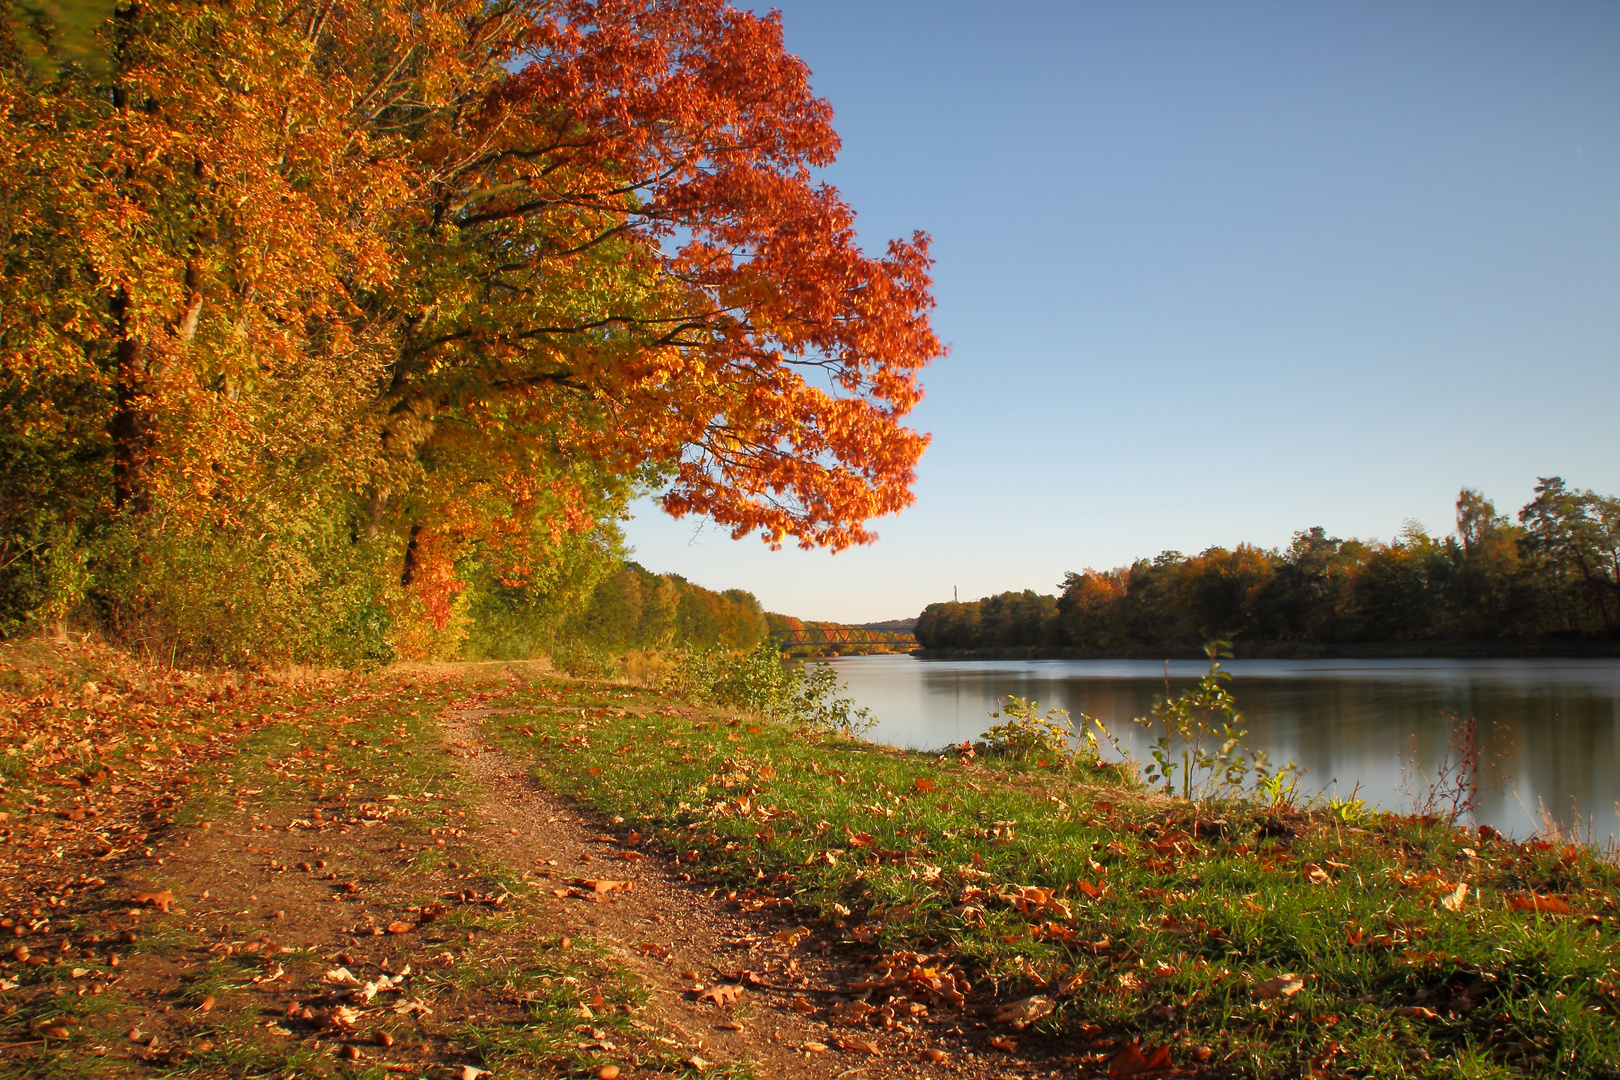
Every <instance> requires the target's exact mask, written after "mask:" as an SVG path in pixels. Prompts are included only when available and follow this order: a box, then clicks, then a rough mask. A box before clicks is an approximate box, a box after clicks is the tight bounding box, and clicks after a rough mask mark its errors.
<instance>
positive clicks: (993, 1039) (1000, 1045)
mask: <svg viewBox="0 0 1620 1080" xmlns="http://www.w3.org/2000/svg"><path fill="white" fill-rule="evenodd" d="M990 1045H991V1046H993V1047H995V1048H996V1049H997V1050H1001V1051H1004V1052H1006V1053H1009V1054H1010V1053H1012V1052H1013V1051H1014V1050H1016V1049H1018V1040H1017V1039H1014V1038H1011V1037H1010V1036H1007V1035H992V1036H990Z"/></svg>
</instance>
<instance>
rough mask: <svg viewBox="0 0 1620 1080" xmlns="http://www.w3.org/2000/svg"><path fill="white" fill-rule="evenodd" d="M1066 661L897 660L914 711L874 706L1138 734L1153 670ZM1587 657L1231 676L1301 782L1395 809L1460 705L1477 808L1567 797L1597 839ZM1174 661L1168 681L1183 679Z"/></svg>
mask: <svg viewBox="0 0 1620 1080" xmlns="http://www.w3.org/2000/svg"><path fill="white" fill-rule="evenodd" d="M1069 666H1070V665H1062V666H1061V667H1060V666H1059V665H1053V666H1052V669H1051V670H1042V669H1041V668H1040V667H1017V666H1012V665H1009V667H1010V668H1011V669H1010V670H1008V669H1006V668H1004V669H1000V670H997V669H996V668H993V667H990V666H989V665H982V664H973V665H966V664H964V665H961V666H958V665H955V664H948V663H925V664H920V665H919V664H915V663H912V664H907V663H904V662H902V663H901V664H898V665H896V666H895V667H894V668H893V669H892V671H891V672H885V678H889V679H903V680H907V681H910V680H919V681H920V682H921V683H922V686H923V690H924V692H923V694H922V695H920V697H919V703H920V705H921V707H922V710H923V714H922V715H919V716H917V717H915V718H914V719H902V718H901V717H900V716H898V715H896V716H892V717H884V716H882V714H881V713H880V717H881V718H882V719H883V720H884V721H886V722H889V721H896V722H899V723H900V725H901V726H902V727H904V728H905V729H907V730H908V732H910V733H911V734H910V737H908V738H906V739H905V740H904V741H906V742H909V743H911V744H914V745H932V746H939V745H943V744H944V743H945V742H947V741H960V740H961V739H964V738H973V737H976V736H977V735H978V734H979V733H980V732H981V731H983V730H984V728H985V727H986V726H987V725H988V723H989V719H988V713H989V712H990V711H991V710H992V709H994V708H995V707H996V702H997V701H999V700H1000V699H1001V698H1003V697H1005V696H1007V695H1008V694H1016V695H1017V696H1019V697H1023V698H1028V699H1032V700H1035V701H1038V702H1040V704H1041V706H1042V707H1043V708H1051V707H1056V708H1061V709H1067V710H1068V711H1069V712H1070V713H1071V714H1073V715H1076V716H1078V715H1079V714H1080V713H1087V714H1089V715H1091V716H1095V717H1097V718H1099V719H1101V720H1102V721H1103V722H1104V723H1106V724H1107V725H1108V726H1109V728H1110V730H1112V731H1113V732H1114V733H1115V734H1116V735H1117V736H1118V737H1119V739H1120V742H1121V743H1122V744H1123V745H1125V746H1126V747H1127V748H1129V749H1132V750H1137V749H1140V748H1141V747H1143V746H1145V745H1146V742H1147V739H1146V738H1144V733H1143V732H1142V731H1141V730H1140V729H1139V728H1137V727H1136V725H1134V724H1132V723H1130V720H1131V718H1133V717H1137V716H1143V715H1146V714H1147V713H1148V711H1149V710H1150V709H1151V708H1152V705H1153V701H1154V699H1155V698H1156V697H1158V696H1160V695H1162V694H1163V693H1164V683H1163V681H1162V679H1158V678H1152V677H1118V678H1095V677H1075V676H1073V675H1072V674H1067V673H1065V672H1064V671H1063V668H1064V667H1069ZM1178 667H1179V665H1178ZM1594 671H1595V669H1593V668H1589V667H1588V668H1580V667H1570V666H1568V665H1562V664H1554V665H1548V667H1547V668H1546V669H1545V672H1544V675H1543V681H1541V682H1539V683H1538V682H1537V681H1536V670H1535V668H1534V667H1533V666H1531V665H1523V664H1520V665H1515V666H1514V669H1513V670H1512V671H1511V672H1505V671H1502V670H1497V669H1496V668H1494V667H1493V668H1491V669H1488V670H1482V671H1478V672H1470V671H1469V670H1468V669H1467V667H1466V666H1463V665H1450V664H1447V665H1439V664H1435V665H1433V670H1426V671H1424V673H1423V675H1424V677H1423V678H1412V677H1411V675H1412V671H1411V669H1410V667H1407V668H1406V669H1405V670H1402V671H1401V673H1400V674H1401V676H1402V677H1399V678H1396V679H1379V678H1377V677H1376V675H1375V673H1374V672H1373V671H1370V670H1365V669H1364V670H1359V671H1356V672H1355V673H1353V675H1351V676H1349V677H1342V678H1333V677H1323V676H1320V675H1313V676H1312V677H1307V678H1302V679H1288V678H1279V677H1275V673H1269V674H1268V677H1250V678H1245V677H1244V676H1243V673H1241V672H1239V673H1238V674H1237V677H1236V678H1235V679H1234V680H1233V683H1232V689H1233V693H1234V694H1235V695H1236V697H1237V700H1238V705H1239V707H1240V708H1241V709H1242V710H1243V713H1244V716H1245V718H1246V720H1247V721H1248V727H1249V732H1250V737H1249V743H1250V745H1251V746H1253V747H1254V748H1256V749H1260V750H1264V751H1266V753H1267V754H1269V755H1270V756H1271V758H1272V760H1273V761H1287V760H1293V761H1296V762H1298V763H1299V764H1300V765H1302V766H1304V767H1305V768H1306V769H1308V770H1309V772H1308V773H1307V774H1306V776H1305V779H1304V781H1303V782H1302V783H1301V790H1303V791H1309V792H1315V791H1318V790H1323V789H1327V790H1330V791H1331V787H1330V785H1331V784H1332V781H1334V780H1335V779H1337V781H1338V783H1337V789H1338V793H1339V794H1340V796H1345V795H1348V794H1349V792H1350V790H1351V789H1352V788H1353V787H1354V786H1355V785H1356V783H1357V781H1360V784H1361V790H1360V795H1361V796H1362V797H1364V798H1367V800H1368V801H1369V802H1370V803H1374V804H1375V805H1380V806H1383V807H1386V808H1389V809H1397V810H1405V809H1408V808H1409V807H1410V800H1411V798H1412V797H1414V796H1415V797H1417V798H1419V799H1421V798H1422V796H1423V795H1425V794H1426V793H1427V791H1428V785H1429V781H1430V778H1432V776H1433V775H1434V769H1435V766H1436V765H1437V764H1438V763H1439V762H1440V761H1441V760H1442V759H1443V758H1444V757H1445V755H1446V753H1447V750H1448V743H1449V742H1450V741H1451V738H1452V726H1451V721H1450V718H1451V717H1452V716H1454V715H1456V716H1468V715H1470V714H1472V715H1474V716H1476V717H1478V719H1479V721H1480V725H1479V737H1480V741H1481V744H1482V748H1483V751H1484V755H1485V759H1486V760H1485V763H1484V765H1485V772H1484V774H1483V776H1482V782H1481V789H1480V798H1479V813H1478V818H1479V820H1480V821H1481V822H1484V823H1488V824H1491V825H1494V826H1496V827H1498V828H1503V829H1509V830H1511V831H1512V832H1514V833H1515V834H1518V835H1524V834H1526V833H1528V832H1530V831H1531V830H1532V829H1534V828H1535V827H1536V826H1537V825H1538V824H1539V817H1538V811H1539V809H1540V807H1541V806H1542V805H1543V804H1544V805H1545V807H1546V809H1547V810H1549V811H1551V812H1552V813H1553V814H1554V815H1555V817H1557V818H1559V819H1561V820H1563V821H1565V822H1568V821H1570V820H1571V818H1572V817H1573V815H1572V812H1571V809H1572V806H1573V807H1574V808H1576V809H1578V811H1579V814H1580V815H1581V817H1582V818H1583V819H1584V818H1587V817H1590V818H1591V819H1592V823H1591V827H1592V830H1593V834H1594V838H1595V839H1597V840H1598V841H1600V842H1601V841H1602V840H1604V839H1605V838H1607V837H1610V836H1615V835H1620V820H1617V818H1616V816H1615V809H1614V807H1615V803H1616V800H1620V679H1615V678H1611V677H1610V676H1612V675H1613V674H1614V673H1612V672H1608V671H1607V670H1606V669H1605V670H1604V671H1601V672H1597V673H1596V675H1594ZM1133 674H1134V673H1133ZM1176 674H1177V676H1178V677H1176V678H1173V679H1172V680H1171V690H1172V692H1173V693H1179V692H1180V691H1181V689H1182V688H1183V687H1185V686H1188V685H1190V684H1191V680H1189V679H1187V678H1185V677H1183V676H1181V673H1180V672H1179V671H1177V672H1176ZM1143 675H1144V676H1146V675H1147V672H1146V671H1144V672H1143ZM1505 675H1507V676H1510V677H1507V678H1504V677H1503V676H1505ZM1480 676H1484V677H1480ZM1598 676H1602V677H1598ZM863 703H864V702H863ZM881 735H882V732H881V731H880V736H881ZM1413 763H1415V765H1416V768H1412V765H1413ZM1403 767H1404V768H1405V770H1406V771H1405V775H1403Z"/></svg>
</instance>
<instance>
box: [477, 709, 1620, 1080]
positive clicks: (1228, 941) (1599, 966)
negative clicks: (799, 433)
mask: <svg viewBox="0 0 1620 1080" xmlns="http://www.w3.org/2000/svg"><path fill="white" fill-rule="evenodd" d="M516 702H522V703H525V704H526V705H527V707H528V708H529V709H530V710H531V711H529V712H527V713H524V714H519V715H509V716H502V717H499V718H494V719H493V720H492V723H493V724H496V725H498V726H499V728H500V730H501V732H502V734H501V736H500V740H501V741H502V742H503V743H504V745H505V747H506V748H507V749H508V750H509V751H510V752H513V753H526V754H528V755H530V756H531V758H533V759H534V760H535V761H536V772H537V774H538V775H539V777H540V779H541V782H542V783H544V784H545V785H547V786H548V787H551V788H553V789H556V790H562V791H566V792H568V793H570V794H572V795H574V796H576V797H578V798H580V799H582V800H584V801H586V802H588V803H589V804H591V805H593V806H594V807H596V808H597V809H599V810H600V811H602V812H603V813H606V814H609V815H614V816H617V817H621V818H623V819H625V821H626V822H627V824H626V825H624V826H623V828H624V829H627V830H628V829H630V828H634V829H636V830H638V831H640V832H641V833H643V834H651V835H653V836H655V837H656V840H657V842H658V843H659V844H660V845H662V846H663V848H664V850H666V851H669V852H672V853H674V854H677V855H679V856H681V857H682V860H683V862H690V863H692V864H693V870H694V872H696V873H699V874H701V875H702V876H703V877H704V879H705V880H706V881H708V882H710V883H712V884H713V885H715V886H717V887H720V888H723V889H725V890H727V893H728V895H730V894H734V895H735V898H736V899H737V900H738V901H739V902H740V903H742V904H748V903H749V902H750V901H754V900H758V899H759V898H761V897H765V896H769V895H778V896H783V897H786V898H788V899H790V901H791V903H792V905H793V909H794V915H795V917H796V918H798V919H800V920H803V921H805V922H806V923H809V924H811V925H813V926H815V927H816V928H817V929H818V930H819V931H820V932H821V933H822V935H823V936H824V937H826V936H831V937H834V938H836V939H842V940H844V941H846V942H852V943H862V944H867V945H869V946H870V947H871V948H872V949H873V950H886V951H896V950H906V951H914V952H917V953H924V954H928V955H930V956H932V957H935V958H936V959H934V960H931V961H929V963H930V964H933V965H936V966H947V965H957V966H959V967H960V968H961V969H962V971H963V972H964V974H965V976H966V978H967V979H968V980H970V981H971V983H972V987H973V990H972V994H971V997H970V1002H969V1004H970V1006H971V1005H972V1004H974V1003H975V1002H988V1001H993V1000H995V1001H1005V1000H1009V999H1013V998H1019V997H1023V996H1027V995H1030V994H1034V993H1040V994H1044V995H1047V996H1049V997H1051V998H1052V999H1053V1000H1054V1001H1055V1003H1056V1006H1057V1007H1056V1010H1055V1011H1054V1012H1053V1013H1052V1014H1051V1015H1049V1016H1048V1017H1046V1018H1044V1019H1043V1020H1041V1021H1040V1022H1039V1023H1038V1024H1037V1027H1036V1030H1038V1031H1045V1032H1048V1033H1051V1034H1061V1035H1064V1036H1066V1037H1067V1040H1066V1043H1065V1045H1066V1046H1074V1045H1079V1046H1080V1047H1082V1048H1083V1049H1084V1048H1094V1049H1086V1052H1085V1053H1084V1054H1082V1058H1083V1060H1082V1061H1081V1064H1086V1063H1087V1062H1086V1060H1084V1059H1088V1060H1089V1061H1090V1063H1091V1064H1092V1065H1094V1066H1095V1067H1099V1068H1105V1067H1106V1062H1107V1061H1108V1060H1110V1059H1111V1058H1112V1057H1113V1056H1114V1055H1115V1054H1116V1053H1117V1052H1118V1049H1119V1048H1120V1047H1122V1046H1123V1045H1125V1044H1126V1043H1129V1042H1132V1041H1137V1042H1139V1043H1140V1044H1141V1045H1142V1046H1143V1047H1144V1048H1147V1047H1159V1046H1166V1047H1168V1048H1169V1049H1170V1052H1171V1057H1172V1059H1173V1060H1175V1061H1177V1062H1178V1063H1182V1062H1193V1061H1199V1060H1207V1061H1208V1062H1209V1063H1210V1065H1211V1067H1217V1066H1218V1070H1219V1071H1221V1072H1228V1073H1232V1072H1235V1073H1238V1074H1247V1075H1256V1076H1284V1075H1287V1076H1297V1075H1301V1074H1303V1073H1305V1072H1312V1071H1314V1073H1315V1074H1317V1075H1323V1076H1334V1075H1337V1076H1352V1077H1372V1076H1377V1077H1401V1076H1436V1077H1439V1076H1455V1077H1519V1076H1571V1077H1590V1078H1593V1080H1599V1078H1613V1077H1615V1076H1617V1075H1620V1072H1617V1071H1616V1069H1617V1065H1616V1063H1617V1062H1620V1024H1617V1019H1616V1014H1617V1009H1616V1005H1617V1002H1616V997H1615V990H1614V987H1615V986H1616V984H1617V983H1620V975H1617V973H1616V967H1617V964H1620V921H1617V919H1616V914H1617V912H1616V905H1615V899H1614V898H1615V897H1616V896H1620V874H1617V873H1616V869H1615V868H1614V867H1613V866H1612V865H1609V864H1607V863H1605V862H1603V861H1601V860H1600V859H1598V858H1597V857H1595V855H1594V854H1593V853H1592V852H1590V851H1588V850H1585V849H1578V848H1560V847H1554V846H1551V845H1544V844H1534V843H1532V844H1510V843H1508V842H1506V841H1504V840H1502V839H1500V838H1490V839H1481V838H1480V837H1478V836H1476V835H1473V834H1469V833H1464V832H1462V831H1460V830H1457V829H1455V828H1452V827H1450V826H1448V825H1445V824H1443V823H1437V822H1433V821H1428V822H1425V821H1421V820H1414V819H1402V818H1397V817H1388V816H1386V817H1380V818H1376V819H1369V820H1368V822H1367V823H1366V825H1365V827H1354V826H1347V825H1346V824H1345V823H1344V822H1343V821H1340V820H1337V819H1336V818H1335V817H1334V816H1333V815H1331V814H1329V813H1327V812H1326V811H1325V810H1324V811H1322V812H1319V813H1311V814H1300V813H1293V812H1273V811H1272V810H1271V809H1268V808H1262V807H1259V806H1255V805H1250V804H1244V803H1232V802H1228V803H1222V804H1213V805H1212V804H1204V805H1202V806H1195V805H1194V804H1191V803H1187V802H1182V801H1179V800H1171V799H1166V798H1162V797H1157V796H1150V795H1149V794H1147V793H1146V792H1144V791H1142V790H1141V789H1140V788H1139V787H1135V788H1133V787H1132V786H1130V785H1129V784H1126V783H1125V782H1124V781H1123V780H1122V779H1121V777H1120V776H1119V775H1118V773H1117V772H1111V771H1109V770H1079V771H1076V772H1059V771H1056V770H1045V769H1038V768H1026V767H1014V766H1011V765H1008V764H1006V763H998V762H997V761H994V760H990V761H983V760H981V761H979V762H964V761H962V760H960V759H957V758H946V757H940V756H938V755H931V754H924V753H907V752H899V751H894V750H890V749H886V748H880V747H875V746H871V745H868V744H862V743H856V742H851V741H848V740H839V739H835V738H830V737H827V736H824V735H817V734H814V733H811V732H807V731H803V730H794V729H792V728H790V727H787V726H785V725H778V724H769V723H763V722H760V721H755V720H747V719H742V720H732V721H730V722H726V721H725V720H718V721H717V720H715V719H712V718H708V717H704V716H701V715H698V716H694V715H692V713H691V712H690V711H689V710H681V712H682V713H683V715H669V714H671V713H673V712H675V711H676V710H673V709H671V708H670V702H668V701H667V700H662V699H660V698H658V697H657V696H656V695H653V694H650V693H643V692H630V691H626V690H624V689H623V688H622V687H614V686H611V685H605V684H573V685H571V686H562V685H561V684H557V683H533V684H530V685H529V686H528V687H527V688H526V689H525V690H523V691H522V692H520V694H519V695H518V697H517V698H516V699H509V700H508V701H506V702H505V703H504V704H507V705H511V704H514V703H516ZM621 710H628V711H627V712H625V714H624V715H620V711H621ZM660 714H664V715H660ZM530 732H532V734H529V733H530ZM1470 852H1472V854H1470ZM1313 878H1314V881H1313ZM1463 881H1466V882H1467V883H1468V885H1469V892H1468V895H1467V897H1466V900H1465V901H1464V903H1463V905H1462V908H1461V910H1458V911H1453V910H1448V909H1447V908H1446V907H1445V906H1443V905H1442V904H1441V903H1440V899H1441V896H1442V894H1443V893H1445V892H1446V891H1447V890H1449V889H1450V888H1452V887H1454V886H1455V885H1457V884H1458V883H1459V882H1463ZM1082 883H1084V887H1083V886H1082ZM1018 887H1036V888H1038V889H1043V890H1050V892H1051V900H1052V902H1051V903H1049V904H1047V905H1046V906H1045V909H1044V910H1040V911H1037V910H1034V909H1033V908H1030V909H1029V910H1020V909H1019V907H1018V906H1017V905H1016V904H1015V903H1014V902H1013V900H1014V898H1015V896H1016V895H1017V891H1018ZM1087 889H1090V890H1098V891H1100V895H1098V896H1096V897H1092V896H1090V895H1088V894H1087V891H1086V890H1087ZM1476 890H1477V892H1476ZM1532 891H1533V892H1535V893H1538V894H1540V895H1549V894H1553V895H1556V896H1557V897H1559V898H1561V899H1562V900H1564V901H1565V902H1567V903H1568V904H1569V906H1570V908H1571V909H1572V912H1573V913H1572V914H1571V915H1569V916H1562V917H1553V916H1549V915H1544V914H1540V913H1537V912H1534V911H1530V912H1526V911H1517V910H1512V909H1510V907H1509V906H1508V900H1509V898H1510V897H1513V896H1519V895H1522V894H1525V893H1528V892H1532ZM1024 895H1025V896H1029V897H1039V896H1040V895H1041V894H1036V893H1025V894H1024ZM1025 906H1026V907H1029V905H1027V904H1026V905H1025ZM1283 975H1297V976H1300V977H1301V978H1302V980H1303V987H1302V988H1301V989H1299V990H1298V991H1297V992H1295V993H1293V994H1292V995H1285V996H1270V997H1267V996H1263V994H1262V993H1257V989H1260V988H1262V987H1263V986H1264V984H1266V983H1267V981H1268V980H1272V979H1276V978H1278V977H1279V976H1283ZM1402 1010H1406V1014H1404V1015H1403V1013H1402ZM1414 1010H1430V1011H1432V1013H1433V1014H1434V1015H1433V1016H1432V1017H1430V1016H1428V1014H1426V1013H1421V1012H1418V1013H1415V1014H1414Z"/></svg>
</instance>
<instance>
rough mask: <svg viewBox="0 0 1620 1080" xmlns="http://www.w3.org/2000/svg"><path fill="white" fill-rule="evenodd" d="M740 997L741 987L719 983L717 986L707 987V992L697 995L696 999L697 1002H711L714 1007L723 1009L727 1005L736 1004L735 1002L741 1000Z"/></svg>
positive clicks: (741, 993)
mask: <svg viewBox="0 0 1620 1080" xmlns="http://www.w3.org/2000/svg"><path fill="white" fill-rule="evenodd" d="M742 995H743V988H742V987H740V986H737V985H734V984H731V983H721V984H719V985H716V986H711V987H709V988H708V989H707V990H705V991H703V993H701V994H699V995H698V996H697V999H698V1000H699V1001H712V1002H714V1003H715V1004H716V1005H718V1006H720V1007H722V1008H724V1007H725V1006H727V1005H735V1004H737V1002H738V1001H740V1000H741V999H742Z"/></svg>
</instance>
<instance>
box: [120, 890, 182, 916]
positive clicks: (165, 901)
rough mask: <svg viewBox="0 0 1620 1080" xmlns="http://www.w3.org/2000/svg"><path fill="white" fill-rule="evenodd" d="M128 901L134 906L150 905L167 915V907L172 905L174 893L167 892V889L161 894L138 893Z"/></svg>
mask: <svg viewBox="0 0 1620 1080" xmlns="http://www.w3.org/2000/svg"><path fill="white" fill-rule="evenodd" d="M129 899H130V902H131V903H135V904H151V905H152V906H153V907H155V908H157V909H158V910H159V911H161V912H163V913H164V914H165V915H167V914H168V913H169V907H170V906H171V905H172V904H173V903H174V893H172V892H169V891H168V890H167V889H165V890H163V891H162V892H138V893H136V894H135V895H134V896H131V897H130V898H129Z"/></svg>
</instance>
